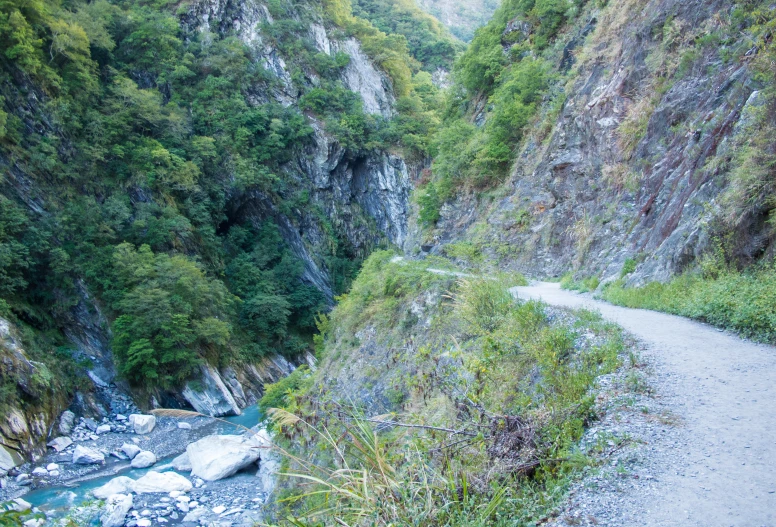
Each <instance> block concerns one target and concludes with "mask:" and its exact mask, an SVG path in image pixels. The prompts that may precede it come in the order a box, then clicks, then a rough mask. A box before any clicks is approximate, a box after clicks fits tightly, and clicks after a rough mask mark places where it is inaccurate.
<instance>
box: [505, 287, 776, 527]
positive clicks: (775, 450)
mask: <svg viewBox="0 0 776 527" xmlns="http://www.w3.org/2000/svg"><path fill="white" fill-rule="evenodd" d="M511 291H512V292H513V294H516V295H517V296H518V297H520V298H523V299H541V300H543V301H544V302H546V303H547V304H550V305H554V306H562V307H571V308H587V309H593V310H597V311H599V312H600V313H601V314H602V315H603V317H604V318H606V319H608V320H611V321H612V322H615V323H617V324H619V325H620V326H621V327H623V328H624V329H625V330H626V331H628V332H629V333H630V334H632V335H633V336H635V337H636V338H638V339H639V340H640V341H642V342H643V343H644V344H645V349H644V352H643V356H644V358H646V359H648V360H649V362H650V363H651V364H652V366H653V367H654V368H655V370H656V374H657V375H661V374H662V375H664V377H667V378H669V379H670V380H671V382H670V383H669V384H670V385H669V386H667V392H668V393H666V394H661V396H663V397H665V399H666V400H665V402H667V403H668V405H669V407H670V408H671V410H672V412H674V413H675V414H676V415H678V416H680V417H681V422H682V424H681V426H682V428H683V430H682V436H683V437H684V438H686V441H682V442H680V443H677V444H670V445H659V446H657V447H656V451H654V455H655V456H658V457H660V456H662V457H663V458H664V459H665V460H672V463H673V465H674V466H669V464H668V463H665V464H664V466H661V469H660V470H661V473H660V474H657V475H656V476H657V480H658V482H659V485H657V486H656V488H654V489H653V490H652V491H650V492H648V493H645V494H643V495H640V496H629V497H627V499H621V500H619V502H620V506H621V507H622V508H623V510H622V511H618V513H619V515H620V517H621V518H622V523H619V524H618V525H622V526H623V527H625V526H631V525H632V526H637V525H638V526H639V527H644V526H656V527H657V526H660V527H663V526H683V527H691V526H692V527H694V526H698V527H700V526H703V527H716V526H719V527H731V526H736V527H739V526H740V527H776V382H775V381H776V348H774V347H772V346H766V345H763V344H756V343H752V342H749V341H746V340H743V339H741V338H738V337H736V336H734V335H730V334H727V333H724V332H721V331H720V330H718V329H715V328H713V327H711V326H708V325H705V324H701V323H699V322H694V321H692V320H688V319H685V318H682V317H678V316H673V315H667V314H664V313H657V312H654V311H645V310H640V309H629V308H623V307H618V306H614V305H611V304H608V303H605V302H601V301H598V300H594V299H592V298H590V297H589V296H583V295H579V294H576V293H572V292H569V291H563V290H561V289H560V287H559V285H558V284H551V283H544V282H538V283H533V284H532V285H531V286H528V287H516V288H513V289H512V290H511ZM672 449H674V450H675V451H673V452H672V451H671V450H672ZM677 460H678V461H677ZM677 465H678V466H677ZM626 509H629V510H626Z"/></svg>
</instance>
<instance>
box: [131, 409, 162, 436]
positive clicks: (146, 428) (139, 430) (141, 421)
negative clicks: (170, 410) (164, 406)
mask: <svg viewBox="0 0 776 527" xmlns="http://www.w3.org/2000/svg"><path fill="white" fill-rule="evenodd" d="M129 424H130V425H132V428H133V429H134V430H135V433H136V434H140V435H143V434H150V433H151V432H152V431H153V429H154V427H155V426H156V416H153V415H143V414H132V415H130V416H129Z"/></svg>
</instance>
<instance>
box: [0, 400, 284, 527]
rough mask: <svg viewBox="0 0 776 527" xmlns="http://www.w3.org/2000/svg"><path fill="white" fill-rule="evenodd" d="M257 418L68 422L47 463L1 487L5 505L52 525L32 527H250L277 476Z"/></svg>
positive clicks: (252, 413)
mask: <svg viewBox="0 0 776 527" xmlns="http://www.w3.org/2000/svg"><path fill="white" fill-rule="evenodd" d="M259 418H260V415H259V413H258V409H256V408H255V407H254V408H249V409H247V410H246V411H245V412H244V413H243V415H241V416H237V417H230V418H227V419H226V420H215V419H211V418H205V417H195V418H188V419H175V418H170V417H155V416H151V415H142V414H132V415H122V414H111V416H110V417H106V418H103V419H102V420H101V421H95V420H93V419H84V418H81V419H77V420H76V419H75V416H73V415H72V414H69V412H65V414H63V417H62V419H61V420H60V423H59V429H58V432H60V433H61V434H62V435H60V436H58V437H56V438H55V439H53V440H52V441H51V443H50V448H49V450H48V453H47V454H46V455H45V456H43V457H41V458H39V459H36V460H34V461H33V462H30V463H26V464H24V465H22V466H20V467H17V468H16V469H13V470H11V471H10V472H8V473H7V474H5V475H4V476H3V477H2V478H1V479H0V487H2V488H0V502H6V501H9V500H13V499H16V500H17V501H15V502H14V503H15V505H14V507H16V508H18V509H29V510H30V512H31V513H32V512H39V513H42V514H45V515H46V519H45V520H42V519H30V520H29V521H28V523H27V524H26V525H27V526H28V527H36V526H38V525H50V524H56V523H57V520H58V519H61V518H64V517H66V516H69V517H74V518H79V519H80V520H81V521H83V520H87V521H88V520H95V519H97V518H99V520H100V522H101V524H102V525H106V526H111V527H121V526H127V527H148V526H150V525H168V524H182V525H195V524H196V525H200V524H201V525H219V526H242V525H246V526H247V525H254V524H255V523H256V522H257V521H261V519H262V511H263V508H264V504H265V503H266V501H267V499H268V498H269V495H270V494H271V492H272V490H273V487H274V477H273V474H274V472H275V471H276V470H277V466H278V462H277V459H276V458H275V457H274V454H273V453H272V452H271V451H270V450H269V449H268V448H267V447H268V446H269V436H268V434H267V433H266V431H265V430H261V429H260V428H259V427H258V421H259ZM245 427H247V428H250V427H253V428H252V430H247V429H246V428H245ZM189 454H192V455H191V456H189ZM192 461H193V462H192Z"/></svg>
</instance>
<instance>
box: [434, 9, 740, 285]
mask: <svg viewBox="0 0 776 527" xmlns="http://www.w3.org/2000/svg"><path fill="white" fill-rule="evenodd" d="M728 9H729V5H728V4H724V3H720V2H714V1H708V0H687V1H678V0H644V1H641V0H628V1H623V2H616V3H611V2H610V3H609V4H608V5H607V7H606V8H604V9H598V8H595V6H593V5H592V4H590V3H589V4H588V8H587V11H586V12H585V13H586V15H585V16H584V17H582V18H581V19H580V21H579V24H578V27H577V28H576V30H575V32H574V33H573V34H570V35H568V37H567V38H568V45H569V46H568V47H571V48H573V47H574V46H575V45H579V46H580V47H583V46H584V47H583V49H577V50H576V51H578V52H579V53H576V52H575V54H576V56H579V57H582V58H583V62H581V63H579V64H577V67H578V74H577V75H576V77H575V80H574V81H573V82H572V83H571V84H570V88H568V89H567V92H566V95H567V98H566V102H565V104H564V106H563V109H562V111H561V113H560V116H559V118H558V120H557V122H556V123H555V126H554V129H553V130H552V132H551V134H550V136H549V137H548V138H547V139H546V140H545V141H544V142H542V143H536V142H532V141H531V140H529V141H527V144H526V146H525V148H524V150H523V151H522V152H521V155H520V157H519V158H518V159H517V161H516V164H515V169H514V173H513V176H512V179H511V181H510V186H511V188H510V189H509V195H507V196H506V197H504V198H503V199H501V200H500V201H498V202H496V203H495V204H492V205H487V206H486V205H483V204H480V205H479V213H474V212H473V211H475V210H477V208H478V204H477V203H476V200H475V199H474V198H466V199H463V200H461V201H459V202H457V203H453V204H451V205H449V206H448V207H446V208H445V209H444V210H443V215H444V219H443V221H442V222H441V229H440V231H439V233H438V240H437V242H442V243H444V242H446V241H448V240H454V239H461V238H465V237H468V236H469V235H468V234H464V232H465V231H466V229H468V228H469V227H470V226H471V225H472V224H474V223H475V222H479V225H478V227H477V228H478V229H480V227H481V226H482V225H483V224H484V226H485V227H486V228H485V229H481V230H480V231H479V232H481V233H482V232H485V233H487V234H486V236H485V238H486V243H487V244H489V245H491V247H493V248H494V250H493V252H492V256H493V257H494V258H498V259H501V260H502V262H503V263H504V264H506V265H509V266H510V267H513V268H515V269H518V270H521V271H523V272H525V273H527V274H529V275H531V276H536V277H540V276H560V275H562V274H563V273H565V272H567V271H569V270H576V271H577V272H578V274H580V275H588V276H589V275H593V274H595V275H598V276H599V277H600V278H601V279H602V281H606V280H607V279H612V278H616V277H619V275H620V272H621V270H622V268H623V264H624V262H625V261H626V259H628V258H632V259H634V260H635V261H637V262H639V263H640V264H639V266H638V268H637V270H636V272H635V273H633V274H632V275H631V276H630V278H629V280H630V281H631V283H642V282H644V281H647V280H661V281H662V280H666V279H668V278H670V277H671V276H672V275H674V274H675V273H677V272H680V271H681V270H683V269H684V268H686V267H687V266H688V265H691V263H692V262H693V261H695V259H696V258H697V257H698V256H699V255H700V254H701V253H702V252H703V251H704V249H705V248H706V247H707V244H708V240H709V230H708V228H707V224H708V222H709V219H710V217H711V214H712V213H713V211H714V209H715V207H716V201H717V198H718V197H719V195H720V193H721V192H722V191H723V190H724V188H725V186H726V183H727V181H726V174H725V173H724V172H722V171H721V170H720V168H719V166H720V163H718V162H716V163H715V162H712V161H714V158H715V156H719V157H718V158H719V159H722V158H724V157H725V155H724V151H725V148H727V147H728V146H729V145H730V143H731V139H732V138H733V137H734V134H735V130H736V127H737V123H739V121H741V119H742V117H743V116H745V115H746V111H745V108H746V106H747V104H750V105H751V104H752V102H750V103H747V101H749V99H750V96H751V95H752V93H753V90H754V89H755V86H754V85H753V83H752V81H751V79H750V77H751V74H750V71H749V68H748V66H747V65H746V64H742V63H738V62H735V61H725V60H724V59H723V58H722V57H721V55H720V53H719V49H710V48H705V49H704V51H703V52H702V53H699V54H698V55H697V56H696V57H695V58H694V59H693V61H692V62H691V63H690V64H689V65H688V66H687V67H686V69H685V70H681V71H680V70H677V69H676V67H675V65H672V64H678V58H677V57H678V56H679V55H680V54H681V53H682V52H683V51H684V50H687V49H691V46H692V45H694V44H692V43H691V42H689V41H688V42H685V39H694V38H695V37H693V36H692V35H695V34H700V33H701V32H705V33H704V34H706V33H708V32H711V31H713V30H715V28H717V27H718V24H721V23H722V22H720V20H724V19H726V16H727V14H726V13H727V10H728ZM718 14H719V16H717V15H718ZM513 30H515V31H517V30H520V28H519V27H518V26H515V28H513ZM664 31H665V33H664ZM588 33H589V34H590V35H589V36H588V38H587V40H585V39H584V38H582V37H584V35H586V34H588ZM664 34H673V35H676V36H674V37H671V38H673V39H674V40H671V41H667V40H664V38H666V39H668V38H669V37H664ZM583 43H584V44H583ZM692 49H695V48H692ZM672 53H673V54H674V55H672ZM575 54H566V57H565V59H564V58H561V57H558V60H559V63H558V67H559V68H563V67H570V64H567V63H563V64H562V63H561V62H562V61H563V60H566V61H571V62H573V56H574V55H575ZM672 61H675V62H672ZM672 68H673V69H672ZM656 71H669V72H670V73H669V75H668V77H667V79H668V80H670V82H668V81H667V80H666V79H664V80H666V83H665V87H666V88H665V89H663V90H662V91H661V89H659V87H658V84H659V79H657V77H656V75H655V73H654V72H656ZM536 134H537V135H538V132H536ZM527 135H528V137H531V134H530V133H529V134H527ZM721 154H722V155H721ZM495 249H501V250H500V251H496V250H495ZM499 253H500V254H501V256H499ZM503 255H506V256H503Z"/></svg>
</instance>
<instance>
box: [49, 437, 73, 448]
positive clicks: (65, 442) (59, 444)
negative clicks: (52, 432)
mask: <svg viewBox="0 0 776 527" xmlns="http://www.w3.org/2000/svg"><path fill="white" fill-rule="evenodd" d="M72 444H73V440H72V439H70V438H69V437H67V436H62V437H57V438H56V439H53V440H51V441H49V443H48V446H50V447H51V448H53V449H54V450H56V451H57V452H62V451H63V450H64V449H66V448H67V447H69V446H70V445H72Z"/></svg>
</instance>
